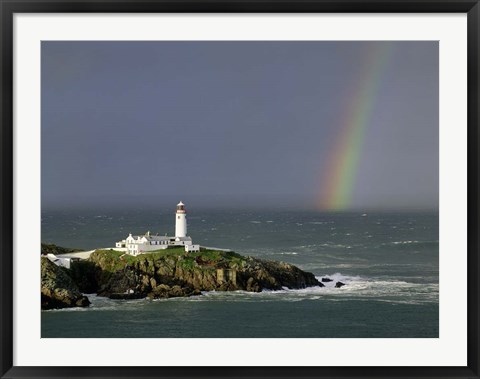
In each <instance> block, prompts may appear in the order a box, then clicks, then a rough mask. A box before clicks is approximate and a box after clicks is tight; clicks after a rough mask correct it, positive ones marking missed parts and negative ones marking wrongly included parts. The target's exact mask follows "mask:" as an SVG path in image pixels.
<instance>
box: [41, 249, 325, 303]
mask: <svg viewBox="0 0 480 379" xmlns="http://www.w3.org/2000/svg"><path fill="white" fill-rule="evenodd" d="M47 261H48V259H47V258H42V309H50V308H62V307H70V306H86V305H88V303H87V302H88V299H86V301H85V300H82V299H83V298H82V297H81V296H83V295H82V293H87V294H88V293H96V294H97V295H98V296H106V297H109V298H111V299H135V298H137V299H138V298H145V297H148V298H150V299H158V298H170V297H184V296H194V295H201V292H202V291H237V290H243V291H249V292H260V291H262V290H265V289H268V290H281V289H283V288H289V289H300V288H306V287H312V286H323V284H322V283H321V282H319V281H318V280H317V279H316V278H315V276H314V275H313V274H312V273H309V272H305V271H302V270H301V269H299V268H298V267H296V266H294V265H291V264H289V263H284V262H277V261H269V260H263V259H259V258H254V257H251V256H243V255H240V254H237V253H235V252H231V251H218V250H211V249H205V248H201V249H200V251H198V252H189V253H186V252H185V250H184V249H183V248H179V247H175V248H169V249H164V250H159V251H152V252H150V253H146V254H141V255H138V256H132V255H129V254H125V253H123V252H121V251H116V250H114V249H109V250H95V251H94V252H93V253H92V254H91V255H90V257H89V258H88V259H85V260H79V261H75V262H72V264H71V267H70V269H66V268H63V267H58V266H56V265H55V264H54V263H52V262H49V261H48V262H47ZM59 294H62V295H59Z"/></svg>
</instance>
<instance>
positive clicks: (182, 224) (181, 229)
mask: <svg viewBox="0 0 480 379" xmlns="http://www.w3.org/2000/svg"><path fill="white" fill-rule="evenodd" d="M186 236H187V211H186V210H185V204H183V203H182V202H181V201H180V202H179V203H178V204H177V212H176V213H175V237H186Z"/></svg>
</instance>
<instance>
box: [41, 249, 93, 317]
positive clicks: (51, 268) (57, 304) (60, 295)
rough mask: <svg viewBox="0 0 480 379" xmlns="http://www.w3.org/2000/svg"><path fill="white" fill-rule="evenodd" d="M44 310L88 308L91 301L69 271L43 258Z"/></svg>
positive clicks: (42, 291)
mask: <svg viewBox="0 0 480 379" xmlns="http://www.w3.org/2000/svg"><path fill="white" fill-rule="evenodd" d="M41 272H42V275H41V301H42V309H56V308H70V307H86V306H88V305H90V301H89V300H88V298H87V297H86V296H84V295H83V294H82V293H81V292H80V290H79V288H78V286H77V285H76V284H75V282H74V281H73V279H72V278H71V277H70V276H69V274H68V271H67V269H65V268H63V267H58V266H57V265H56V264H55V263H53V262H50V260H49V259H48V258H45V257H42V258H41Z"/></svg>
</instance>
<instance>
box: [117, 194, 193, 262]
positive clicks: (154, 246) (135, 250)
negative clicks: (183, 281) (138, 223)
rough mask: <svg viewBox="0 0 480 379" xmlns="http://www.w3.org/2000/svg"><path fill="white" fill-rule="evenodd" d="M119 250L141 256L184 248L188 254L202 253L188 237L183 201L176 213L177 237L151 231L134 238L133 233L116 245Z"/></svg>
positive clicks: (178, 205)
mask: <svg viewBox="0 0 480 379" xmlns="http://www.w3.org/2000/svg"><path fill="white" fill-rule="evenodd" d="M115 246H116V247H117V248H121V249H125V251H126V253H127V254H130V255H139V254H143V253H147V252H152V251H155V250H163V249H168V248H169V247H175V246H184V247H185V251H186V252H196V251H200V245H194V244H193V242H192V238H191V237H189V236H187V211H186V209H185V204H183V203H182V202H181V201H180V202H179V203H178V204H177V210H176V212H175V236H174V237H172V236H167V235H164V236H160V235H158V234H155V235H153V234H151V233H150V232H149V231H148V232H147V233H145V234H144V235H137V236H134V235H132V233H130V234H129V235H128V237H127V238H125V239H124V240H122V241H119V242H117V243H116V244H115Z"/></svg>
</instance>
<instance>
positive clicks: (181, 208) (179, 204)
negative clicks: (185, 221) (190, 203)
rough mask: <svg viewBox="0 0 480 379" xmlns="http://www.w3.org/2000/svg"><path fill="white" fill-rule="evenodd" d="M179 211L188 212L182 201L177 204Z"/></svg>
mask: <svg viewBox="0 0 480 379" xmlns="http://www.w3.org/2000/svg"><path fill="white" fill-rule="evenodd" d="M177 213H187V210H186V209H185V204H183V203H182V202H181V201H180V202H179V203H178V204H177Z"/></svg>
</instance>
